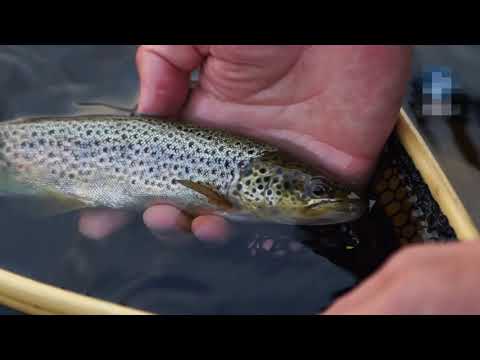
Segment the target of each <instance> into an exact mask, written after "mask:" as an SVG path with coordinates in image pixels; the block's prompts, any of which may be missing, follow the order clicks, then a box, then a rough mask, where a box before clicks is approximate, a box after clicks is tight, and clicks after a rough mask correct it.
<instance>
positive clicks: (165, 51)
mask: <svg viewBox="0 0 480 360" xmlns="http://www.w3.org/2000/svg"><path fill="white" fill-rule="evenodd" d="M137 64H138V69H139V73H140V80H141V89H140V99H139V108H138V111H139V112H140V113H147V114H156V115H163V116H167V115H180V116H182V117H183V118H188V119H190V120H193V121H196V122H197V123H199V124H205V125H209V126H215V127H220V128H225V129H230V130H232V131H235V132H237V133H239V134H244V135H247V136H253V137H256V138H257V139H260V140H265V141H269V142H272V143H274V144H276V145H277V146H279V147H281V148H283V149H285V150H287V151H290V152H293V153H295V154H296V155H298V156H299V157H300V158H302V159H304V160H305V161H308V162H311V163H313V164H317V165H320V166H322V167H324V168H326V169H328V170H330V171H331V172H332V173H333V174H335V175H337V176H339V177H341V178H343V179H345V180H348V181H353V180H355V181H356V182H362V181H366V179H367V178H368V176H369V173H370V171H371V170H372V168H373V167H374V165H375V162H376V159H377V157H378V155H379V153H380V152H381V149H382V147H383V145H384V143H385V141H386V139H387V137H388V136H389V134H390V133H391V131H392V129H393V127H394V124H395V122H396V120H397V118H398V112H399V109H400V106H401V100H402V97H403V94H404V91H405V87H406V84H407V81H408V77H409V73H410V48H409V47H401V46H207V45H205V46H173V45H144V46H142V47H140V48H139V50H138V55H137ZM200 66H201V67H202V71H201V75H200V84H199V87H197V88H196V89H195V90H193V92H192V94H191V96H190V98H189V100H188V102H187V103H185V101H186V97H187V94H188V87H189V80H190V74H191V72H192V71H193V70H194V69H196V68H198V67H200ZM143 218H144V222H145V224H146V225H147V226H148V227H149V228H150V229H151V230H152V231H153V232H154V233H163V232H165V231H168V230H172V229H182V230H187V231H189V230H191V231H193V233H194V234H195V235H196V236H197V237H198V238H200V239H203V240H207V241H219V240H221V239H225V238H226V235H227V233H228V226H227V223H226V222H225V221H224V220H223V219H222V218H219V217H216V216H201V217H197V218H195V219H190V218H189V217H188V216H187V215H185V214H183V213H181V212H180V211H179V210H178V209H176V208H173V207H170V206H154V207H152V208H150V209H147V210H146V211H145V213H144V216H143ZM128 219H129V217H128V216H127V215H126V214H125V213H123V212H113V211H104V210H89V211H87V212H84V213H83V215H82V216H81V218H80V231H81V232H82V233H83V234H85V235H87V236H89V237H93V238H101V237H104V236H106V235H108V234H110V233H111V232H113V231H115V230H116V229H118V228H119V227H120V226H122V225H124V224H125V223H126V222H128Z"/></svg>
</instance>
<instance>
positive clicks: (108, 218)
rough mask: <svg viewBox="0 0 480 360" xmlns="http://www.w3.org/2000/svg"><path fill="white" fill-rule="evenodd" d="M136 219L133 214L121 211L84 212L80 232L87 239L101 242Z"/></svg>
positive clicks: (95, 210)
mask: <svg viewBox="0 0 480 360" xmlns="http://www.w3.org/2000/svg"><path fill="white" fill-rule="evenodd" d="M134 218H135V217H134V215H133V214H131V213H128V212H125V211H119V210H105V209H92V210H84V211H83V212H82V213H81V214H80V219H79V221H78V230H79V232H80V233H81V234H82V235H83V236H85V237H87V238H90V239H94V240H100V239H103V238H105V237H107V236H109V235H111V234H113V233H114V232H116V231H118V230H119V229H120V228H122V227H124V226H125V225H127V224H128V223H130V222H131V221H132V220H133V219H134Z"/></svg>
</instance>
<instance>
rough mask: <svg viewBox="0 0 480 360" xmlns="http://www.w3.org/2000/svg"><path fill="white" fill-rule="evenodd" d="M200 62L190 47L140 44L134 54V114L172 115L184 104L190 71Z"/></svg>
mask: <svg viewBox="0 0 480 360" xmlns="http://www.w3.org/2000/svg"><path fill="white" fill-rule="evenodd" d="M201 62H202V56H201V55H200V53H198V52H197V51H196V50H195V48H194V47H193V46H185V45H181V46H179V45H175V46H173V45H143V46H141V47H140V48H139V49H138V52H137V67H138V72H139V76H140V99H139V104H138V111H139V112H140V113H144V114H159V115H164V116H167V115H174V114H176V113H177V112H178V111H179V110H180V108H181V107H182V105H183V104H184V102H185V99H186V97H187V94H188V91H189V80H190V74H191V72H192V71H193V70H194V69H195V68H197V67H198V66H199V65H200V64H201Z"/></svg>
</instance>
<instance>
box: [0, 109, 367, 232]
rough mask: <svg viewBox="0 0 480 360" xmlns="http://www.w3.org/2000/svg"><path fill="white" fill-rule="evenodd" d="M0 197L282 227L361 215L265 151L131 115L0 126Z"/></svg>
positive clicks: (350, 197) (56, 210) (334, 185)
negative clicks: (160, 210) (161, 210)
mask: <svg viewBox="0 0 480 360" xmlns="http://www.w3.org/2000/svg"><path fill="white" fill-rule="evenodd" d="M0 194H1V196H2V197H10V198H15V199H17V198H21V199H31V200H32V199H33V200H34V201H36V202H37V203H38V202H40V204H42V209H43V210H37V212H38V213H41V214H45V215H58V214H61V213H65V212H70V211H75V210H81V209H86V208H110V209H121V210H127V211H136V212H141V211H143V210H145V209H146V208H148V207H150V206H153V205H157V204H168V205H173V206H176V207H177V208H179V209H181V210H183V211H184V212H186V213H187V214H190V215H192V216H197V215H204V214H215V215H219V216H223V217H225V218H227V219H230V220H233V221H246V222H269V223H280V224H289V225H323V224H337V223H343V222H350V221H353V220H355V219H357V218H359V217H360V216H361V215H362V214H363V213H364V212H365V210H366V209H367V207H368V206H367V200H366V199H365V197H364V196H363V195H362V193H361V192H360V191H358V190H353V189H352V188H351V187H349V186H346V185H344V184H340V183H339V182H336V181H334V180H332V179H331V177H329V176H328V175H326V173H325V172H324V171H320V170H318V169H316V168H313V167H310V166H308V165H307V164H304V163H303V162H302V161H300V160H297V159H296V158H294V157H292V156H291V155H290V154H286V153H285V152H283V151H281V150H280V149H278V148H277V147H275V146H273V145H271V144H267V143H263V142H261V141H257V140H255V139H252V138H248V137H244V136H239V135H236V134H233V133H230V132H228V131H225V130H221V129H214V128H206V127H201V126H198V125H196V124H193V123H189V122H186V121H178V120H175V119H169V118H157V117H153V116H146V115H135V114H132V115H130V116H128V115H108V114H98V115H75V116H56V117H38V118H24V119H16V120H9V121H5V122H2V123H0ZM18 201H19V203H22V202H21V201H20V200H18ZM24 207H27V206H26V205H25V206H24Z"/></svg>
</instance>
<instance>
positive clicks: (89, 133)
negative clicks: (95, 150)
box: [52, 130, 92, 135]
mask: <svg viewBox="0 0 480 360" xmlns="http://www.w3.org/2000/svg"><path fill="white" fill-rule="evenodd" d="M52 131H53V130H52ZM91 134H92V130H87V135H91Z"/></svg>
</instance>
